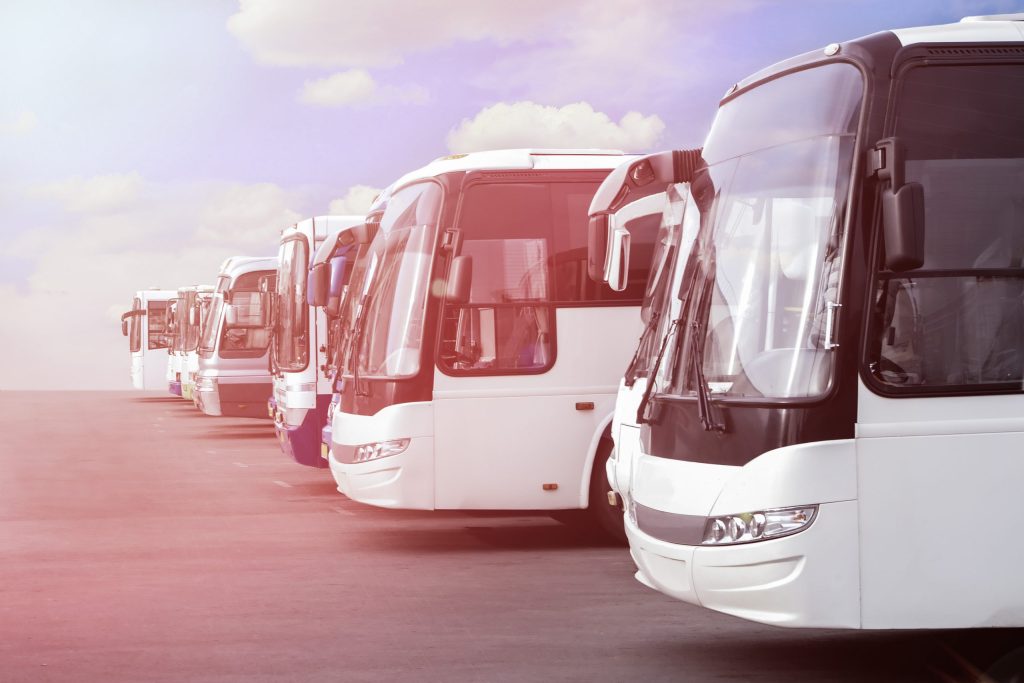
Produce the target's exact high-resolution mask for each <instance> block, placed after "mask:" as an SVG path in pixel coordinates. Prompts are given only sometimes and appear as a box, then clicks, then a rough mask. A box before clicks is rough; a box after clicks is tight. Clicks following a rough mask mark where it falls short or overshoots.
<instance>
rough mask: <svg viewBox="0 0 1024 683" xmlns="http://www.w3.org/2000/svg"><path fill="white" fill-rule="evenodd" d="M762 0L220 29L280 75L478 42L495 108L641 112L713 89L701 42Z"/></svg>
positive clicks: (578, 1) (271, 18)
mask: <svg viewBox="0 0 1024 683" xmlns="http://www.w3.org/2000/svg"><path fill="white" fill-rule="evenodd" d="M765 1H766V0H729V2H720V3H710V2H704V1H702V0H685V1H682V0H681V1H676V2H669V3H666V2H662V1H661V0H633V2H630V3H629V5H628V7H626V6H624V5H623V4H622V3H615V2H610V1H609V0H561V1H560V2H551V1H550V0H516V1H515V2H505V3H497V2H479V0H432V2H429V3H428V2H422V0H377V1H376V2H372V3H351V2H337V1H336V0H304V1H303V2H295V1H294V0H240V8H239V10H238V12H237V13H236V14H234V15H233V16H232V17H231V18H230V19H229V20H228V29H229V31H230V32H231V33H232V34H234V35H235V37H236V38H237V39H238V40H239V41H240V42H241V44H242V45H243V46H244V47H245V48H246V49H247V50H248V51H249V52H250V54H252V55H253V57H254V58H256V59H257V60H258V61H260V62H263V63H267V64H275V65H286V66H320V67H388V66H395V65H397V64H400V63H402V62H404V61H405V60H406V59H408V58H409V57H411V56H415V55H423V54H427V53H430V52H436V51H439V50H441V49H444V48H447V47H450V46H455V45H460V44H468V43H477V44H483V45H488V46H492V47H497V48H499V49H498V50H492V51H491V53H490V54H489V55H488V57H487V61H486V63H485V66H486V68H482V69H480V70H479V75H477V76H475V77H473V84H475V85H477V86H479V87H483V88H487V89H489V90H491V91H493V92H496V93H499V98H501V99H532V100H536V101H543V102H570V101H574V100H579V99H586V100H589V101H597V100H598V99H599V98H600V101H601V102H602V103H607V102H610V101H612V98H613V97H614V101H615V102H618V103H622V102H636V103H644V104H646V105H647V106H650V102H651V100H652V99H655V98H657V99H667V98H666V97H665V95H666V94H667V93H672V92H677V90H678V89H679V88H682V87H685V86H686V85H688V84H689V83H692V82H694V81H698V80H703V79H708V78H715V79H717V78H718V77H719V74H720V70H718V69H712V68H708V65H707V64H706V63H705V60H704V58H703V52H704V50H705V48H706V47H707V46H708V41H710V40H713V39H714V38H713V37H714V36H715V35H717V34H719V33H720V32H722V31H725V32H727V31H728V29H729V22H730V21H731V20H732V19H733V18H734V17H735V16H736V15H738V14H742V13H745V12H749V11H750V10H751V9H753V8H755V7H757V6H759V5H763V4H764V3H765ZM504 47H514V49H509V50H501V49H500V48H504ZM484 54H487V53H484Z"/></svg>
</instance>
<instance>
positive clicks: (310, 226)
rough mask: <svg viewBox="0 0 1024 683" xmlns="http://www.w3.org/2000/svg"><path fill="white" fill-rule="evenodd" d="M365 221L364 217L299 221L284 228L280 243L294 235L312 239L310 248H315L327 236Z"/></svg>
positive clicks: (320, 217) (314, 217) (330, 217)
mask: <svg viewBox="0 0 1024 683" xmlns="http://www.w3.org/2000/svg"><path fill="white" fill-rule="evenodd" d="M365 220H366V216H355V215H353V216H313V217H312V218H306V219H304V220H301V221H299V222H298V223H296V224H295V225H293V226H292V227H290V228H285V229H284V230H282V231H281V241H282V242H284V241H285V240H286V239H289V238H291V237H294V236H295V235H299V234H301V235H305V236H306V239H309V237H310V236H312V237H313V244H311V245H310V247H311V248H315V247H316V245H317V244H320V242H323V241H324V240H325V239H327V236H328V235H336V234H338V233H339V232H341V231H342V230H347V229H349V228H353V227H355V226H357V225H362V224H363V222H364V221H365Z"/></svg>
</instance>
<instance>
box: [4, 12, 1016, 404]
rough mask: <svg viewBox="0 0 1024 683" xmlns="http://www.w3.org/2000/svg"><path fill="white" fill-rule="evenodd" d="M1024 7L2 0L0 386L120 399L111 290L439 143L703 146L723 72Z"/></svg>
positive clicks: (272, 222) (349, 191)
mask: <svg viewBox="0 0 1024 683" xmlns="http://www.w3.org/2000/svg"><path fill="white" fill-rule="evenodd" d="M1012 11H1024V0H899V1H898V2H893V0H813V1H811V0H717V1H716V2H709V1H706V0H676V1H674V2H673V1H666V0H630V1H629V2H626V1H624V0H620V1H613V0H558V1H557V2H553V1H552V0H505V1H504V2H497V1H494V2H488V1H485V0H374V1H373V2H354V1H352V0H240V1H239V0H147V1H146V2H138V1H136V0H64V1H63V2H57V1H51V0H2V2H0V389H128V388H130V378H129V355H128V352H127V351H128V345H127V340H126V339H124V338H123V337H122V336H121V330H120V321H119V319H120V315H121V313H122V312H123V311H125V310H127V309H128V308H129V307H130V305H131V299H132V297H133V295H134V292H135V291H136V290H139V289H144V288H147V287H152V286H156V287H165V288H177V287H179V286H184V285H188V284H204V283H212V282H213V281H214V280H215V278H216V274H217V270H218V268H219V265H220V263H221V262H222V261H223V260H224V259H225V258H227V257H229V256H234V255H252V256H262V255H272V254H275V253H276V250H277V238H278V234H279V233H280V231H281V230H282V229H283V228H285V227H289V226H290V225H292V224H294V223H295V222H296V221H297V220H300V219H301V218H304V217H308V216H312V215H323V214H328V213H359V212H362V211H365V209H366V207H367V206H368V205H369V202H370V201H371V200H372V198H373V196H374V194H375V193H376V191H377V190H378V189H379V188H382V187H385V186H386V185H388V184H389V183H390V182H392V181H393V180H395V179H397V178H398V177H399V176H401V175H403V174H404V173H406V172H408V171H411V170H414V169H416V168H419V167H420V166H422V165H424V164H426V163H427V162H429V161H430V160H432V159H434V158H437V157H439V156H442V155H445V154H449V153H453V152H467V151H475V150H481V149H492V148H500V147H563V148H566V147H603V148H614V149H621V150H624V151H630V152H648V151H655V150H660V149H668V148H685V147H694V146H698V145H700V144H701V142H702V140H703V138H704V135H705V134H706V132H707V130H708V127H709V126H710V123H711V120H712V118H713V116H714V113H715V108H716V106H717V103H718V100H719V98H720V97H721V96H722V94H724V93H725V91H726V90H727V89H728V87H729V86H731V85H732V84H733V83H734V82H736V81H738V80H740V79H742V78H743V77H745V76H747V75H749V74H751V73H753V72H754V71H757V70H759V69H760V68H762V67H765V66H768V65H769V64H772V63H774V62H776V61H779V60H781V59H784V58H786V57H789V56H792V55H795V54H799V53H802V52H806V51H809V50H814V49H820V48H821V47H823V46H825V45H827V44H828V43H832V42H841V41H843V40H848V39H851V38H856V37H858V36H861V35H866V34H869V33H874V32H877V31H882V30H885V29H888V28H897V27H905V26H918V25H926V24H936V23H947V22H951V21H957V20H959V19H960V18H961V17H963V16H965V15H972V14H993V13H1002V12H1012Z"/></svg>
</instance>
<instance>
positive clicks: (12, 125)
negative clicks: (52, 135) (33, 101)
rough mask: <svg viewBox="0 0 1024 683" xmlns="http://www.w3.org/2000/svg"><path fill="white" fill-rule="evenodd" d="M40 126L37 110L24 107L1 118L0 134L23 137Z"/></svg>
mask: <svg viewBox="0 0 1024 683" xmlns="http://www.w3.org/2000/svg"><path fill="white" fill-rule="evenodd" d="M38 126H39V119H38V117H36V114H35V112H33V111H29V110H28V109H23V110H21V111H19V112H18V113H16V114H14V115H12V116H9V117H4V118H3V119H0V135H9V136H11V137H23V136H25V135H28V134H30V133H32V131H34V130H35V129H36V128H37V127H38Z"/></svg>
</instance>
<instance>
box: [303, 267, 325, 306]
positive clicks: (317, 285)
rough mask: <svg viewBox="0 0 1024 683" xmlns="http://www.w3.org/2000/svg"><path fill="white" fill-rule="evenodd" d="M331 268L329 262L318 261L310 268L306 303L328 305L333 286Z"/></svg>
mask: <svg viewBox="0 0 1024 683" xmlns="http://www.w3.org/2000/svg"><path fill="white" fill-rule="evenodd" d="M330 278H331V269H330V267H329V265H328V264H327V263H317V264H316V265H314V266H313V267H312V268H311V269H310V270H309V276H308V277H307V279H306V303H307V304H309V305H310V306H326V305H327V295H328V293H329V289H330V286H331V281H330Z"/></svg>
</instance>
